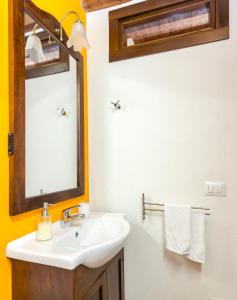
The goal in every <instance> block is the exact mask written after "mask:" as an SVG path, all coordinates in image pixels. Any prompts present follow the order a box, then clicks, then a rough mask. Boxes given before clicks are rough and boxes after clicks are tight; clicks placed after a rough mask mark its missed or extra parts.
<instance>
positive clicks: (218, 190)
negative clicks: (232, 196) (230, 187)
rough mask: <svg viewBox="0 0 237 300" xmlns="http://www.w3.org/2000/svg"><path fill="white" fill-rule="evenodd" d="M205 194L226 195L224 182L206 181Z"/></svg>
mask: <svg viewBox="0 0 237 300" xmlns="http://www.w3.org/2000/svg"><path fill="white" fill-rule="evenodd" d="M205 185H206V196H216V197H226V184H225V183H224V182H214V181H206V182H205Z"/></svg>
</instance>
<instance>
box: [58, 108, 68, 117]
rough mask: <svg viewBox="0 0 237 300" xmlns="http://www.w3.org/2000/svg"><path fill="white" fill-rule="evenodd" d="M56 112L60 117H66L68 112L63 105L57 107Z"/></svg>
mask: <svg viewBox="0 0 237 300" xmlns="http://www.w3.org/2000/svg"><path fill="white" fill-rule="evenodd" d="M57 112H58V114H59V115H60V116H61V117H66V116H67V115H68V113H67V112H66V110H65V109H64V108H63V107H62V108H57Z"/></svg>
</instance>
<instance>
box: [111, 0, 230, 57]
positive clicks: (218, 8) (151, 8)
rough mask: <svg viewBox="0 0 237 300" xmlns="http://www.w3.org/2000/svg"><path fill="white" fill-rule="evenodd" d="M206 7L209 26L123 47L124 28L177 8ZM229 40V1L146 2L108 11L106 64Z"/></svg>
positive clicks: (175, 0) (185, 0)
mask: <svg viewBox="0 0 237 300" xmlns="http://www.w3.org/2000/svg"><path fill="white" fill-rule="evenodd" d="M207 3H209V4H210V14H211V20H210V27H208V28H206V29H201V30H197V31H192V32H187V33H182V34H177V35H173V36H169V37H165V38H160V39H156V40H153V41H148V42H144V43H141V44H137V45H133V46H130V47H127V46H124V45H123V32H124V26H126V25H127V24H129V23H130V22H132V23H135V22H140V21H141V19H142V18H144V19H149V18H151V16H153V17H154V15H157V16H158V15H162V14H167V13H173V12H175V11H178V10H180V9H187V8H192V7H195V6H197V5H202V4H207ZM228 38H229V0H163V1H157V0H147V1H145V2H141V3H138V4H134V5H130V6H126V7H123V8H120V9H116V10H112V11H110V12H109V61H110V62H114V61H118V60H123V59H129V58H133V57H138V56H144V55H149V54H155V53H161V52H165V51H170V50H177V49H181V48H186V47H191V46H196V45H200V44H206V43H210V42H216V41H220V40H224V39H228Z"/></svg>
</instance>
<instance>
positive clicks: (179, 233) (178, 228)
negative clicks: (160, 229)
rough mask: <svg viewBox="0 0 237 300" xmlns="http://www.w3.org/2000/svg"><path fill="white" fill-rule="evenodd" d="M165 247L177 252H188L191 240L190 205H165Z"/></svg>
mask: <svg viewBox="0 0 237 300" xmlns="http://www.w3.org/2000/svg"><path fill="white" fill-rule="evenodd" d="M165 237H166V248H167V249H168V250H170V251H173V252H175V253H178V254H182V255H185V254H188V253H189V251H190V242H191V207H190V206H186V205H182V206H181V205H172V204H167V205H165Z"/></svg>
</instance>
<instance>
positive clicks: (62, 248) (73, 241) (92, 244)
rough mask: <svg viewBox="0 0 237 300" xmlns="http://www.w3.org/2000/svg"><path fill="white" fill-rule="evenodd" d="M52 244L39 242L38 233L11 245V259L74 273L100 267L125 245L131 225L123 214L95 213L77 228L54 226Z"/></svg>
mask: <svg viewBox="0 0 237 300" xmlns="http://www.w3.org/2000/svg"><path fill="white" fill-rule="evenodd" d="M53 231H54V236H53V239H52V240H50V241H44V242H39V241H37V240H36V238H35V234H36V233H35V232H32V233H30V234H27V235H25V236H23V237H21V238H18V239H17V240H14V241H12V242H10V243H9V244H8V245H7V248H6V255H7V257H9V258H14V259H19V260H23V261H29V262H34V263H39V264H45V265H49V266H54V267H59V268H64V269H69V270H73V269H75V268H76V267H77V266H79V265H81V264H83V265H84V266H86V267H89V268H98V267H100V266H102V265H104V264H105V263H106V262H108V261H109V260H111V259H112V258H113V257H114V256H115V255H116V254H117V253H118V252H119V251H120V250H121V249H122V248H123V246H124V243H125V240H126V238H127V236H128V234H129V232H130V225H129V223H128V221H127V220H126V219H125V217H124V215H123V214H114V213H92V214H91V215H90V217H88V218H86V219H84V220H83V221H81V222H80V224H78V226H71V227H67V228H60V224H59V222H56V223H54V225H53Z"/></svg>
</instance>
